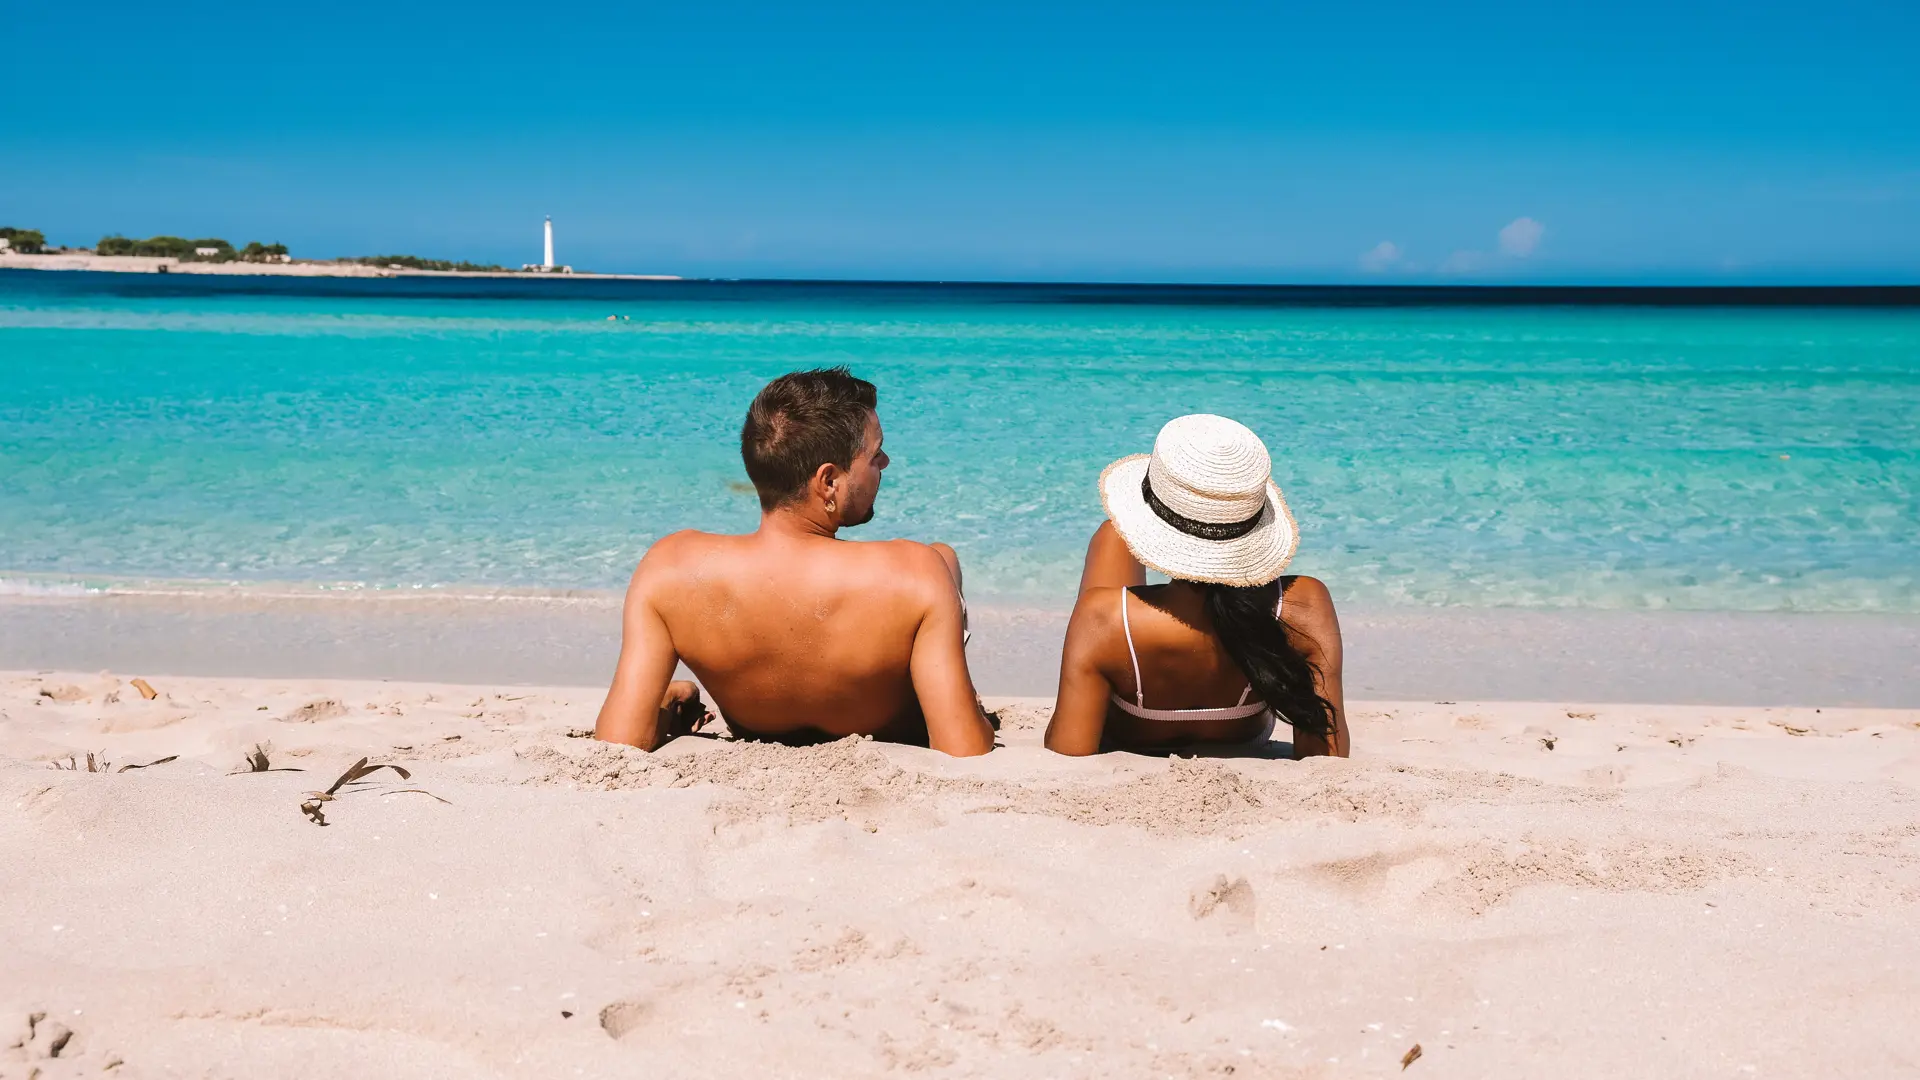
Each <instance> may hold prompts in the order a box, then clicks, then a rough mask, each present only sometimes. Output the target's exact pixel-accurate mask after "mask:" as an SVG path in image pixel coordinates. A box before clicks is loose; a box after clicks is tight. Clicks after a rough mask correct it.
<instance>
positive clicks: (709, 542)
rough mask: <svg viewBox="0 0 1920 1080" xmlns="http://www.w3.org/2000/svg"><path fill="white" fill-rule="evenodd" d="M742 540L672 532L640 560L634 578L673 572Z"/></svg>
mask: <svg viewBox="0 0 1920 1080" xmlns="http://www.w3.org/2000/svg"><path fill="white" fill-rule="evenodd" d="M738 541H739V537H737V536H727V535H724V534H720V533H705V532H700V531H699V530H697V529H681V530H680V531H679V532H673V533H668V534H667V535H665V536H663V537H661V538H660V539H658V540H655V541H654V542H653V543H652V544H651V545H649V546H648V547H647V553H646V554H645V555H642V556H641V557H640V565H639V566H638V567H636V568H635V569H634V572H633V576H634V579H635V580H636V581H637V580H639V579H640V578H641V577H643V576H651V575H654V574H660V573H671V572H672V571H673V570H674V569H675V568H677V567H679V566H682V565H684V564H686V563H688V562H689V561H691V560H694V559H698V558H700V557H702V556H705V555H709V554H711V553H712V552H713V551H715V550H716V549H718V548H720V547H723V546H725V545H726V544H728V543H729V542H734V543H737V542H738Z"/></svg>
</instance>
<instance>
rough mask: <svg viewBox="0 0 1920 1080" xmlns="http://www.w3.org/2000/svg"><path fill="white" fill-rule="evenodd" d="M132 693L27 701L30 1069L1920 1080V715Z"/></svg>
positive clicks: (21, 708) (331, 684)
mask: <svg viewBox="0 0 1920 1080" xmlns="http://www.w3.org/2000/svg"><path fill="white" fill-rule="evenodd" d="M136 674H141V673H125V674H117V675H102V674H84V673H75V672H42V673H29V672H21V673H14V674H8V675H4V676H0V738H3V739H4V742H3V743H0V745H3V746H4V750H3V751H0V789H3V790H0V805H4V806H5V807H6V810H7V812H6V814H5V816H4V818H3V819H0V821H3V822H4V824H0V866H5V867H6V870H5V871H4V873H5V877H6V882H5V887H4V888H0V955H4V956H5V957H6V958H7V960H6V963H5V964H4V965H0V1027H4V1028H5V1030H4V1031H0V1076H4V1077H8V1078H13V1077H27V1076H35V1075H37V1076H41V1077H49V1078H51V1077H61V1076H85V1075H101V1074H105V1075H111V1076H120V1077H127V1076H196V1077H198V1076H205V1077H266V1076H293V1075H313V1074H315V1073H317V1072H325V1073H340V1074H354V1073H358V1074H361V1075H370V1076H381V1077H442V1076H444V1077H477V1076H608V1077H611V1076H675V1077H690V1076H715V1077H719V1076H729V1077H732V1076H832V1077H849V1076H879V1075H889V1074H917V1075H925V1076H936V1077H940V1076H952V1077H958V1076H979V1075H993V1076H1007V1077H1053V1076H1063V1077H1064V1076H1087V1077H1092V1076H1174V1077H1183V1078H1184V1077H1225V1076H1233V1077H1249V1076H1252V1077H1310V1076H1349V1075H1397V1074H1401V1073H1402V1072H1403V1071H1404V1073H1405V1074H1406V1075H1410V1076H1432V1077H1449V1076H1458V1077H1467V1076H1474V1077H1522V1076H1527V1077H1531V1076H1540V1075H1554V1076H1575V1077H1583V1076H1606V1077H1618V1076H1622V1075H1632V1076H1655V1075H1657V1076H1726V1077H1744V1076H1766V1075H1775V1076H1808V1075H1828V1076H1894V1075H1911V1074H1912V1073H1913V1072H1914V1071H1915V1070H1916V1069H1920V1047H1916V1045H1915V1043H1914V1042H1913V1040H1912V1037H1911V1032H1912V1029H1913V1021H1914V1019H1915V1015H1916V1014H1915V1002H1920V711H1910V710H1885V709H1881V710H1876V709H1830V708H1791V709H1789V708H1772V709H1769V708H1740V707H1729V706H1694V707H1677V706H1655V705H1606V704H1572V703H1564V702H1553V703H1537V704H1517V703H1504V704H1474V703H1471V702H1467V701H1460V702H1449V703H1431V702H1418V703H1412V702H1386V701H1374V702H1356V703H1355V704H1354V705H1353V708H1352V714H1353V722H1354V723H1353V726H1354V740H1353V741H1354V747H1355V755H1354V757H1353V759H1352V760H1349V761H1339V760H1326V759H1322V760H1314V761H1308V762H1301V763H1295V762H1292V761H1290V760H1281V759H1275V760H1235V761H1223V760H1204V759H1202V760H1195V759H1175V760H1166V759H1156V758H1148V757H1139V756H1129V755H1107V756H1102V757H1096V758H1091V759H1065V758H1060V757H1056V756H1053V755H1050V754H1048V753H1046V752H1045V751H1044V750H1042V749H1041V748H1040V747H1039V745H1038V740H1039V727H1040V725H1041V724H1042V723H1044V717H1045V713H1046V703H1045V702H1044V701H1039V700H1034V699H1022V700H1006V699H1002V700H994V701H990V702H989V704H990V705H992V706H994V707H996V708H998V709H999V710H1000V716H1001V718H1002V721H1003V726H1002V732H1001V738H1002V741H1003V742H1004V743H1005V744H1006V745H1005V748H1004V749H1001V750H997V751H995V752H994V753H993V754H990V755H988V756H987V757H985V758H981V759H974V760H967V761H956V760H951V759H947V758H944V757H942V756H940V755H938V754H934V753H932V752H930V751H926V750H920V749H914V748H908V747H898V746H890V745H881V744H875V743H871V742H865V741H858V740H849V741H846V742H841V743H835V744H829V745H826V746H820V747H813V748H806V749H791V748H784V747H775V746H763V745H755V744H745V743H737V742H732V741H729V740H726V739H724V738H691V739H684V740H680V741H678V742H676V743H673V744H670V745H669V746H668V747H666V748H664V749H663V750H662V751H660V752H658V753H656V754H653V755H648V754H645V753H642V752H639V751H636V750H630V749H626V748H620V747H613V746H608V745H605V744H599V743H595V742H594V741H592V740H591V739H589V738H585V737H582V736H583V734H584V732H585V730H586V729H587V727H588V726H589V725H590V724H591V721H592V717H593V714H594V712H595V710H596V708H597V707H598V704H599V699H600V690H599V689H598V688H593V687H578V688H559V687H550V688H525V687H521V688H510V687H477V686H463V685H427V684H409V683H399V682H371V681H347V680H293V679H289V680H280V679H248V678H209V677H200V678H193V677H179V676H175V677H168V676H165V675H162V674H154V673H145V674H144V678H145V680H146V681H147V682H148V683H149V685H150V686H151V688H152V690H153V691H154V692H155V697H154V698H153V699H152V700H148V699H147V698H145V697H144V696H143V694H142V693H141V692H140V691H139V690H138V689H137V688H136V686H135V685H134V684H132V683H131V681H130V680H131V678H133V677H134V676H135V675H136ZM1284 730H1285V729H1284V728H1283V729H1282V732H1284ZM256 747H264V748H265V749H264V755H265V757H264V761H263V762H261V764H264V765H265V766H266V767H267V769H268V770H269V771H263V772H253V771H247V770H248V769H249V768H250V767H249V765H248V764H247V763H246V762H247V758H248V756H249V755H250V754H251V753H252V752H254V750H255V748H256ZM1276 749H1277V750H1278V751H1281V752H1284V749H1285V748H1284V746H1280V747H1276ZM89 754H91V755H92V759H91V760H92V763H93V765H94V767H95V769H96V770H97V771H91V772H90V771H88V764H89ZM363 757H365V758H370V759H371V761H372V763H374V764H388V763H390V764H395V765H400V766H403V767H404V768H406V769H407V770H408V774H409V775H407V776H406V777H402V776H400V775H398V774H396V773H394V772H392V771H389V770H381V771H379V772H375V773H373V774H371V775H369V776H367V777H366V778H365V780H364V782H362V783H358V784H354V785H350V786H348V787H346V788H344V789H342V790H340V791H338V792H336V794H335V797H334V798H333V799H332V800H330V801H323V802H318V803H315V805H316V806H317V807H318V809H319V810H320V812H321V813H322V814H323V816H324V818H325V821H326V824H325V825H324V826H322V825H319V824H316V823H315V822H314V821H313V820H311V819H310V818H309V817H308V816H307V815H306V814H305V813H303V812H302V809H301V806H302V803H303V801H309V800H310V794H309V793H310V792H313V791H317V790H324V789H326V788H327V787H328V786H329V785H331V784H333V783H334V781H335V779H336V778H337V777H339V776H340V775H341V773H342V772H343V770H345V769H347V768H348V767H349V766H351V765H352V764H354V762H356V761H357V760H359V759H361V758H363ZM166 758H170V759H171V760H167V761H165V762H164V763H155V762H159V761H160V759H166ZM256 760H259V759H256ZM149 763H153V764H149ZM69 765H72V766H77V768H69V767H68V766H69ZM130 766H131V767H132V768H129V767H130ZM141 766H144V767H141ZM291 770H299V771H291ZM1416 1046H1418V1047H1419V1050H1420V1052H1419V1054H1418V1056H1417V1057H1414V1058H1412V1060H1411V1061H1410V1062H1409V1063H1408V1064H1406V1065H1403V1064H1402V1063H1403V1061H1408V1055H1409V1054H1410V1053H1411V1052H1412V1050H1413V1048H1414V1047H1416ZM56 1051H57V1053H56ZM50 1055H52V1056H50ZM35 1070H38V1072H35Z"/></svg>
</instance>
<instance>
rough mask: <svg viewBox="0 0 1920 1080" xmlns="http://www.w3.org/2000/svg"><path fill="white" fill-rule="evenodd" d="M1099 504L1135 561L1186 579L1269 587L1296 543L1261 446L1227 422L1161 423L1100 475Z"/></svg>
mask: <svg viewBox="0 0 1920 1080" xmlns="http://www.w3.org/2000/svg"><path fill="white" fill-rule="evenodd" d="M1100 501H1101V502H1102V503H1103V504H1105V506H1106V508H1107V517H1108V518H1110V519H1112V521H1113V527H1114V528H1115V529H1118V530H1119V531H1120V537H1121V539H1123V540H1125V541H1126V542H1127V549H1128V550H1130V551H1132V552H1133V557H1134V558H1136V559H1139V560H1140V562H1141V563H1142V564H1144V565H1146V566H1149V567H1152V568H1153V569H1155V570H1158V571H1160V572H1161V573H1163V574H1165V575H1167V576H1168V577H1172V578H1178V579H1180V580H1183V581H1209V582H1214V583H1216V584H1220V585H1265V584H1266V583H1267V582H1269V581H1272V580H1273V579H1274V578H1277V577H1279V576H1280V571H1282V570H1284V569H1286V567H1287V563H1288V562H1289V561H1291V560H1292V559H1293V552H1294V549H1295V548H1296V547H1298V546H1299V543H1300V530H1299V528H1298V526H1296V525H1295V524H1294V522H1293V515H1292V514H1291V513H1289V512H1288V510H1287V502H1286V500H1285V499H1284V498H1282V497H1281V495H1280V489H1279V488H1277V487H1275V486H1274V485H1273V459H1272V458H1271V457H1270V456H1269V455H1268V454H1267V447H1266V445H1265V444H1264V443H1262V442H1261V441H1260V437H1259V436H1258V435H1255V434H1254V433H1253V432H1251V431H1249V430H1247V428H1246V427H1245V426H1244V425H1242V424H1239V423H1236V422H1234V421H1232V420H1229V419H1227V418H1226V417H1224V416H1210V415H1208V414H1206V413H1195V414H1194V415H1192V416H1182V417H1179V418H1177V419H1174V420H1169V421H1167V426H1166V427H1163V428H1161V429H1160V436H1159V437H1158V438H1156V439H1154V440H1153V453H1151V454H1134V455H1132V456H1131V457H1123V458H1121V459H1120V460H1119V461H1116V462H1114V463H1113V464H1111V465H1109V466H1107V468H1106V471H1105V472H1102V473H1101V474H1100Z"/></svg>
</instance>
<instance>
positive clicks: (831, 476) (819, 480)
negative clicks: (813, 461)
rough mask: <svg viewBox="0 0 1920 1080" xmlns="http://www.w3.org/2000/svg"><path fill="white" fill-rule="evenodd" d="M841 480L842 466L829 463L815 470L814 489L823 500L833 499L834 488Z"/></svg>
mask: <svg viewBox="0 0 1920 1080" xmlns="http://www.w3.org/2000/svg"><path fill="white" fill-rule="evenodd" d="M839 479H840V466H838V465H835V464H834V463H833V462H831V461H829V462H827V463H826V464H824V465H822V466H820V467H819V468H817V469H815V470H813V481H812V484H811V486H812V488H813V490H814V492H815V493H816V494H818V495H819V496H820V497H821V498H822V499H826V498H831V497H832V495H833V488H834V485H835V484H836V483H838V482H839Z"/></svg>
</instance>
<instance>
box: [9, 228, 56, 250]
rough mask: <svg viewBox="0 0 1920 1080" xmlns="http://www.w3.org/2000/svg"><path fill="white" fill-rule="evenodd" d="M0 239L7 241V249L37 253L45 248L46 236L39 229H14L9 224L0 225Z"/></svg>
mask: <svg viewBox="0 0 1920 1080" xmlns="http://www.w3.org/2000/svg"><path fill="white" fill-rule="evenodd" d="M0 239H4V240H5V241H6V242H7V247H8V249H10V250H12V251H17V252H19V253H21V254H22V255H38V254H40V252H41V251H43V250H45V248H46V246H47V238H46V236H44V235H43V234H42V233H41V232H40V230H39V229H16V228H14V227H12V226H11V225H4V226H0Z"/></svg>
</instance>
